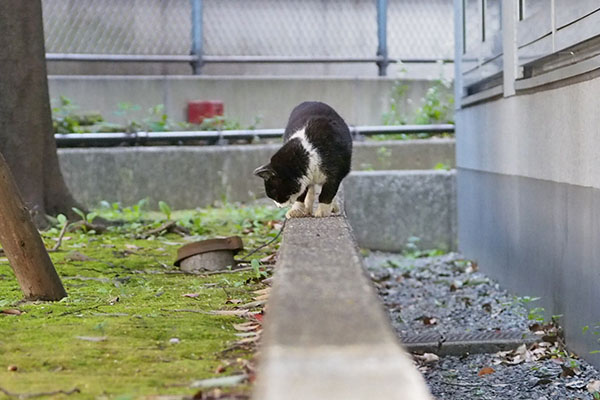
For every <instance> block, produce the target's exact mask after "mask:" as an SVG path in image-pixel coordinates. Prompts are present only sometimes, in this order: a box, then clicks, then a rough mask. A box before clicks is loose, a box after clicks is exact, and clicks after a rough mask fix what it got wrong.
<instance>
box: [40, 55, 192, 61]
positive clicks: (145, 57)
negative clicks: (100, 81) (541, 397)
mask: <svg viewBox="0 0 600 400" xmlns="http://www.w3.org/2000/svg"><path fill="white" fill-rule="evenodd" d="M197 60H198V57H196V56H193V55H190V56H178V55H139V54H82V53H46V61H97V62H102V61H104V62H186V63H190V62H194V61H197Z"/></svg>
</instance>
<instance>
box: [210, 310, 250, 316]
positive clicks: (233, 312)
mask: <svg viewBox="0 0 600 400" xmlns="http://www.w3.org/2000/svg"><path fill="white" fill-rule="evenodd" d="M247 313H248V311H247V310H213V311H211V312H210V314H213V315H233V316H237V317H240V316H242V315H245V314H247Z"/></svg>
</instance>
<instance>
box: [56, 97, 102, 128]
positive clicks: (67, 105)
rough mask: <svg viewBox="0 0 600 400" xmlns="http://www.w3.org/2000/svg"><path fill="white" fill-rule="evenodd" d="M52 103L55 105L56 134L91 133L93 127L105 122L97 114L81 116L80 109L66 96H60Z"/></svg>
mask: <svg viewBox="0 0 600 400" xmlns="http://www.w3.org/2000/svg"><path fill="white" fill-rule="evenodd" d="M52 103H54V106H53V107H52V128H53V130H54V133H83V132H87V131H89V127H90V126H91V125H94V124H98V123H101V122H102V121H104V119H103V117H102V115H100V114H97V113H86V114H80V113H79V112H78V110H79V107H77V106H76V105H75V104H74V103H73V101H71V100H70V99H69V98H67V97H65V96H60V97H59V99H58V100H53V101H52ZM57 103H58V104H57Z"/></svg>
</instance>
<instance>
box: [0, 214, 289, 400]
mask: <svg viewBox="0 0 600 400" xmlns="http://www.w3.org/2000/svg"><path fill="white" fill-rule="evenodd" d="M101 215H102V216H104V217H109V218H110V217H113V218H114V217H118V218H120V219H125V220H127V223H126V224H125V225H123V226H120V227H112V228H110V229H109V231H108V232H106V233H103V234H101V235H100V234H94V233H89V232H88V233H82V232H72V233H67V234H66V236H67V237H70V239H67V240H64V241H63V243H62V246H61V251H59V252H55V253H51V257H52V260H53V262H54V265H55V267H56V269H57V271H58V273H59V275H60V276H61V278H62V281H63V284H64V285H65V288H66V290H67V292H68V294H69V296H68V297H67V298H65V299H63V300H61V301H59V302H54V303H51V302H30V303H25V302H22V294H21V292H20V289H19V286H18V284H17V282H16V280H15V277H14V275H13V272H12V270H11V268H10V266H9V264H8V261H7V260H6V259H5V258H0V310H7V309H18V310H20V311H22V312H23V314H21V315H6V314H1V313H0V334H1V336H0V387H2V388H4V389H6V390H9V391H11V392H16V393H35V392H46V391H55V390H59V389H63V390H70V389H72V388H74V387H77V388H79V389H80V390H81V393H79V394H76V395H74V396H71V397H70V398H78V399H79V398H82V399H88V398H89V399H95V398H108V399H113V398H114V399H130V398H131V399H134V398H135V399H137V398H141V397H142V398H143V397H145V396H149V395H157V394H183V395H185V394H188V395H189V394H193V393H194V392H195V391H197V389H190V388H188V385H189V383H190V382H191V381H193V380H198V379H204V378H210V377H214V376H217V375H219V376H220V375H228V374H233V373H235V372H236V370H237V371H239V370H240V369H241V367H240V366H239V365H238V364H237V363H236V362H235V360H236V359H237V358H241V359H248V358H251V357H252V354H251V352H250V351H249V350H236V351H234V352H226V353H223V351H224V350H225V349H227V348H228V347H229V346H230V345H231V343H232V342H234V341H235V340H236V339H239V337H237V336H236V331H235V329H234V328H233V326H232V325H233V324H234V323H239V322H242V321H243V320H242V319H241V318H238V317H234V316H219V315H211V314H207V313H201V312H177V311H174V310H182V309H185V310H197V311H205V312H209V311H212V310H221V309H228V308H233V307H234V306H233V305H232V304H226V302H227V301H228V300H231V299H238V300H241V301H242V302H244V303H245V302H250V301H252V296H253V291H254V290H257V289H261V288H263V287H264V285H263V284H262V283H260V280H259V279H256V278H257V273H256V271H246V272H238V273H228V274H222V275H221V274H220V275H210V276H189V275H182V274H175V273H169V272H173V271H176V268H175V267H173V266H172V265H173V261H174V259H175V254H176V251H177V248H178V247H179V245H180V244H182V243H185V242H186V241H189V240H199V239H202V238H207V237H214V236H216V235H240V236H242V238H243V239H244V244H245V247H246V248H247V249H252V248H254V247H256V246H258V245H259V244H260V243H264V242H266V241H267V240H269V239H270V238H271V237H273V236H274V235H276V233H277V230H278V229H277V228H278V227H279V226H278V225H277V224H276V223H275V221H278V220H280V219H281V218H282V213H281V211H280V210H276V209H273V208H270V207H261V206H239V205H226V206H224V207H221V208H212V209H203V210H196V211H186V212H175V213H173V215H172V216H171V218H172V219H176V220H177V221H178V223H179V224H180V225H183V226H186V227H187V228H188V229H190V231H191V232H192V234H193V235H194V236H193V237H191V238H190V237H188V238H182V237H181V236H178V235H174V234H167V235H164V236H157V237H150V238H149V239H137V238H136V237H139V235H140V232H143V231H144V230H147V229H149V228H150V227H151V226H157V225H159V224H160V221H159V220H160V219H161V218H162V219H163V220H164V219H165V216H164V215H163V216H162V217H161V216H160V215H159V214H156V213H155V214H150V213H145V212H143V211H141V209H140V207H137V208H136V207H133V208H128V209H121V208H119V207H118V206H116V205H115V206H114V208H112V207H111V208H110V209H109V210H106V209H105V210H104V211H103V212H101ZM148 218H152V220H150V222H148ZM144 221H145V222H144ZM163 222H164V221H163ZM57 236H58V229H56V228H55V229H52V230H50V231H48V232H45V233H44V234H43V237H44V240H45V242H46V245H47V247H48V248H51V247H52V246H53V244H54V243H55V240H53V239H54V238H56V237H57ZM268 251H274V246H270V249H269V250H268ZM74 252H77V253H74ZM81 254H84V255H85V257H82V256H81ZM264 255H265V253H264V252H263V253H259V254H256V255H254V256H253V257H252V258H260V257H263V256H264ZM0 257H1V256H0ZM88 258H89V259H88ZM90 278H91V279H90ZM188 293H194V294H198V296H197V297H184V296H183V295H184V294H188ZM78 337H79V338H78ZM81 337H83V338H87V339H89V338H96V339H98V338H100V339H103V340H101V341H89V340H82V339H81ZM174 338H176V339H178V341H177V340H171V339H174ZM173 342H177V343H173ZM227 359H229V360H234V361H233V362H232V364H231V366H230V367H228V368H227V369H226V370H225V371H223V372H220V373H217V372H216V371H215V370H216V369H217V367H218V366H219V365H222V362H223V361H224V360H227ZM9 365H14V366H16V367H17V368H18V369H17V370H16V371H8V370H7V367H8V366H9ZM246 390H248V388H247V387H246ZM1 397H2V394H1V393H0V398H1ZM55 397H56V398H63V397H65V396H63V395H58V396H55Z"/></svg>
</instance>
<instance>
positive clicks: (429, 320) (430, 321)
mask: <svg viewBox="0 0 600 400" xmlns="http://www.w3.org/2000/svg"><path fill="white" fill-rule="evenodd" d="M416 319H417V320H421V321H423V324H425V325H435V324H437V318H435V317H427V316H425V315H423V316H421V317H419V318H416Z"/></svg>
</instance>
